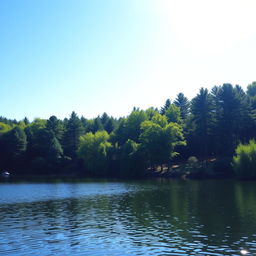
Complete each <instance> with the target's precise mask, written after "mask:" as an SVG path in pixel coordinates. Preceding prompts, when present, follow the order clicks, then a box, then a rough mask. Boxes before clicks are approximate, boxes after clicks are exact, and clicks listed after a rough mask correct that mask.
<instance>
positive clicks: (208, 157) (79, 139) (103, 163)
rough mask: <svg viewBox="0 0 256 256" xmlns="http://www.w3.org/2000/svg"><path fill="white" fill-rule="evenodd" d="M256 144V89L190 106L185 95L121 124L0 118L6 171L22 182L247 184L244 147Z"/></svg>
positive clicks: (223, 91) (219, 89)
mask: <svg viewBox="0 0 256 256" xmlns="http://www.w3.org/2000/svg"><path fill="white" fill-rule="evenodd" d="M255 137H256V82H254V83H252V84H250V85H249V86H248V87H247V90H246V91H244V90H243V89H242V88H241V87H240V86H238V85H236V86H233V85H231V84H223V85H222V86H214V87H213V88H212V89H211V90H210V91H208V90H207V89H205V88H201V89H200V90H199V92H198V94H197V95H196V96H195V97H194V98H193V99H192V100H191V101H190V100H188V99H187V98H186V96H185V95H184V94H183V93H179V94H178V95H177V96H176V98H174V99H167V100H166V102H165V104H163V106H162V107H161V108H160V109H156V108H153V107H152V108H149V109H146V110H141V109H138V108H134V109H133V111H132V112H131V113H130V114H129V115H128V116H127V117H122V118H113V117H112V116H109V115H108V114H107V113H103V114H102V115H100V116H97V117H96V118H93V119H86V118H85V117H83V116H82V117H78V116H77V114H76V113H75V112H72V114H71V115H70V117H69V118H65V119H64V120H60V119H58V118H57V117H56V116H51V117H50V118H49V119H47V120H45V119H40V118H36V119H35V120H33V121H32V122H30V121H29V120H28V119H27V118H24V119H23V120H21V121H17V120H10V119H7V118H4V117H1V118H0V170H11V172H12V173H13V174H14V175H17V176H19V175H74V176H99V177H103V176H105V177H141V176H143V175H145V174H146V175H153V176H154V175H166V176H170V177H171V176H173V177H174V176H182V175H185V176H187V177H216V176H221V177H229V176H232V175H233V174H236V175H237V176H238V177H241V178H246V177H247V176H248V175H247V173H248V170H251V167H250V165H247V163H246V161H247V160H246V157H247V155H248V157H249V158H250V157H252V156H253V159H254V158H255V150H254V149H255V147H252V143H254V142H253V141H251V142H250V144H249V146H248V147H250V149H253V150H247V148H245V147H244V146H242V145H240V146H238V145H239V144H240V143H248V142H249V141H250V140H251V139H254V138H255ZM237 146H238V148H237V150H236V147H237ZM234 154H236V157H234V161H233V163H232V158H233V156H234ZM250 159H251V158H250ZM254 160H255V159H254ZM231 163H232V164H231ZM232 167H233V168H232ZM248 168H249V169H248ZM233 169H234V170H235V172H234V171H233ZM255 177H256V175H255V174H254V175H249V176H248V178H255Z"/></svg>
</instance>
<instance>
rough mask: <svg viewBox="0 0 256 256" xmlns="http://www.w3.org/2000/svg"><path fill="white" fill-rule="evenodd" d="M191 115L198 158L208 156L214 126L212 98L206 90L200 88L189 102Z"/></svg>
mask: <svg viewBox="0 0 256 256" xmlns="http://www.w3.org/2000/svg"><path fill="white" fill-rule="evenodd" d="M191 113H192V115H193V121H194V124H195V131H194V136H195V137H196V141H197V143H198V144H199V149H198V150H199V152H198V153H199V156H201V157H203V158H206V157H207V156H209V154H210V152H209V144H210V136H211V134H212V128H213V124H214V115H213V98H212V96H211V95H210V94H209V92H208V90H207V89H204V88H201V89H200V91H199V93H198V94H197V96H196V97H195V98H193V99H192V101H191Z"/></svg>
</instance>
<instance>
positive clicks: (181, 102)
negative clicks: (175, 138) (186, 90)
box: [173, 93, 190, 120]
mask: <svg viewBox="0 0 256 256" xmlns="http://www.w3.org/2000/svg"><path fill="white" fill-rule="evenodd" d="M173 103H174V105H175V106H177V107H179V108H180V115H181V118H182V119H183V120H185V119H186V118H187V117H188V115H189V108H190V103H189V100H188V99H187V98H186V97H185V95H184V94H183V93H179V94H178V95H177V97H176V99H175V101H174V102H173Z"/></svg>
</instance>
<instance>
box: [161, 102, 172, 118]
mask: <svg viewBox="0 0 256 256" xmlns="http://www.w3.org/2000/svg"><path fill="white" fill-rule="evenodd" d="M170 105H171V100H170V99H167V100H166V101H165V104H164V106H163V107H161V109H160V114H161V115H164V114H165V112H166V110H167V109H168V108H169V107H170Z"/></svg>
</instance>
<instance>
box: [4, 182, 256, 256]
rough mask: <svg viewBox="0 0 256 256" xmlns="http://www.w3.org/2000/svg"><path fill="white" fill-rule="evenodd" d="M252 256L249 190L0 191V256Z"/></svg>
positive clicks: (114, 187) (148, 185) (54, 186)
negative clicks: (244, 251) (245, 252)
mask: <svg viewBox="0 0 256 256" xmlns="http://www.w3.org/2000/svg"><path fill="white" fill-rule="evenodd" d="M241 249H246V250H248V251H249V254H247V255H254V254H256V183H255V182H236V181H226V180H225V181H223V180H222V181H161V180H159V181H156V180H155V181H127V182H110V181H109V182H108V181H104V182H89V181H88V182H81V183H34V184H29V183H21V184H16V183H11V184H8V183H2V184H0V255H1V256H2V255H26V256H27V255H42V256H45V255H49V256H50V255H88V256H93V255H107V256H108V255H111V256H114V255H123V256H126V255H127V256H128V255H129V256H130V255H162V256H163V255H240V251H241Z"/></svg>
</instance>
